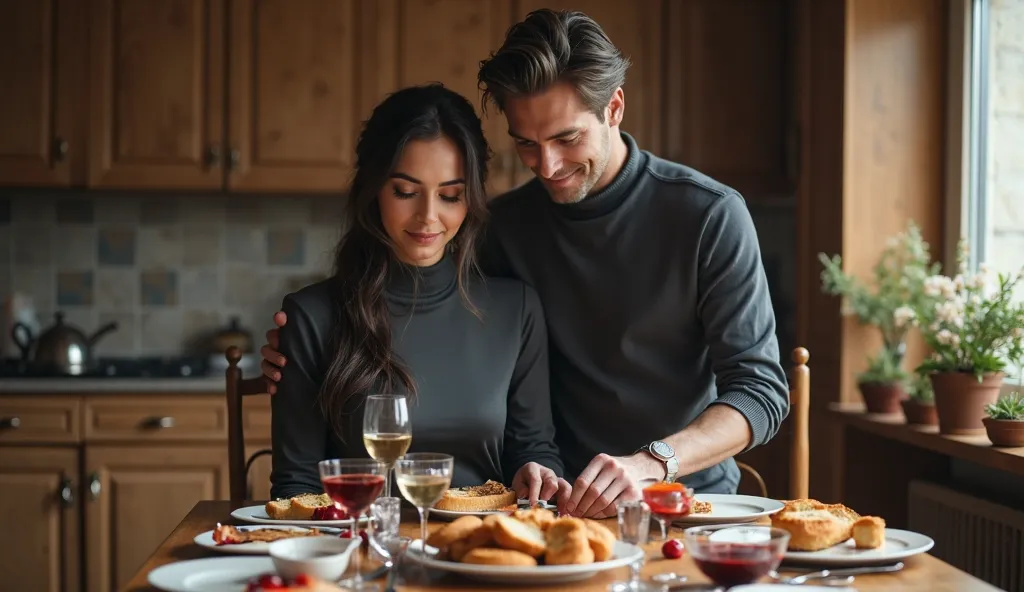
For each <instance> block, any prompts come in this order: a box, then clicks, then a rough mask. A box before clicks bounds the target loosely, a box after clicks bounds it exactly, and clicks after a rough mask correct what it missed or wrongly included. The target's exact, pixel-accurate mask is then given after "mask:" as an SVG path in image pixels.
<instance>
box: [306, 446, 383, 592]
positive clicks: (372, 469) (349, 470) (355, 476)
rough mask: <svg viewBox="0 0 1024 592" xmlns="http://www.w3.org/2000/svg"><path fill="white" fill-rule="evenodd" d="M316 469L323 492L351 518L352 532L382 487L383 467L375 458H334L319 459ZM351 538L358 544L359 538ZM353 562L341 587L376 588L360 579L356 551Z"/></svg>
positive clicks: (359, 563) (359, 562)
mask: <svg viewBox="0 0 1024 592" xmlns="http://www.w3.org/2000/svg"><path fill="white" fill-rule="evenodd" d="M319 468H320V481H321V482H322V483H323V486H324V492H325V493H326V494H327V495H328V496H329V497H330V498H331V499H332V500H334V503H335V504H337V505H339V506H341V508H342V509H343V510H345V511H346V512H347V513H348V515H349V516H351V517H352V530H353V532H356V531H357V529H358V527H359V521H360V519H361V518H362V517H363V514H364V513H365V512H366V510H367V509H369V507H370V504H372V503H373V500H374V499H376V498H377V496H378V495H380V490H381V489H382V488H383V487H384V471H385V470H386V468H387V467H386V466H385V465H384V463H382V462H380V461H376V460H370V459H363V458H341V459H339V458H335V459H329V460H322V461H320V463H319ZM368 536H372V534H370V535H368ZM352 538H353V539H355V540H356V541H357V543H356V544H358V540H359V537H356V536H353V537H352ZM355 562H356V568H355V571H356V575H355V576H354V577H353V578H352V580H351V581H350V582H348V583H347V584H346V586H345V587H346V588H349V589H351V590H366V589H373V590H376V589H377V587H376V585H374V584H369V585H368V584H366V582H364V581H363V574H362V569H361V567H362V566H361V563H362V562H361V561H360V560H359V553H358V552H356V553H355Z"/></svg>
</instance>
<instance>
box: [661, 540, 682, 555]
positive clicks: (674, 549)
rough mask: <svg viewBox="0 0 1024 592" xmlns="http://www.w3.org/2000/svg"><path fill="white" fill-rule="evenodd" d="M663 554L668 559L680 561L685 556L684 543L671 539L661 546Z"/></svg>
mask: <svg viewBox="0 0 1024 592" xmlns="http://www.w3.org/2000/svg"><path fill="white" fill-rule="evenodd" d="M661 554H662V555H664V556H665V558H666V559H679V558H680V557H682V556H683V543H682V542H681V541H680V540H679V539H669V540H667V541H665V544H664V545H662V546H661Z"/></svg>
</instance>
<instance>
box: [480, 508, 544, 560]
mask: <svg viewBox="0 0 1024 592" xmlns="http://www.w3.org/2000/svg"><path fill="white" fill-rule="evenodd" d="M493 523H494V526H493V527H492V530H491V533H492V535H493V536H494V542H496V543H497V544H498V546H500V547H502V548H505V549H511V550H513V551H520V552H522V553H526V554H527V555H529V556H530V557H540V556H541V555H543V554H544V551H545V550H546V549H547V542H546V540H545V537H544V532H543V531H542V530H541V529H539V528H537V527H536V526H534V525H533V524H528V523H526V522H520V521H518V520H516V519H515V518H513V517H511V516H494V521H493Z"/></svg>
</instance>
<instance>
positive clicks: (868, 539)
mask: <svg viewBox="0 0 1024 592" xmlns="http://www.w3.org/2000/svg"><path fill="white" fill-rule="evenodd" d="M852 532H853V542H854V544H855V545H856V546H857V548H858V549H877V548H879V547H881V546H882V545H883V544H884V543H885V520H882V519H881V518H879V517H878V516H864V517H863V518H861V519H860V520H857V521H856V522H854V523H853V529H852Z"/></svg>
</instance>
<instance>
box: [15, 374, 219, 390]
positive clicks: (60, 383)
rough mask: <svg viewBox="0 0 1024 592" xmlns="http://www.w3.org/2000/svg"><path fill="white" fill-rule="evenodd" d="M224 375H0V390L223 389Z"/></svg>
mask: <svg viewBox="0 0 1024 592" xmlns="http://www.w3.org/2000/svg"><path fill="white" fill-rule="evenodd" d="M224 386H225V378H224V376H223V375H217V376H197V377H190V378H109V377H97V378H73V377H68V378H0V394H11V393H134V394H144V393H223V392H224Z"/></svg>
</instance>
